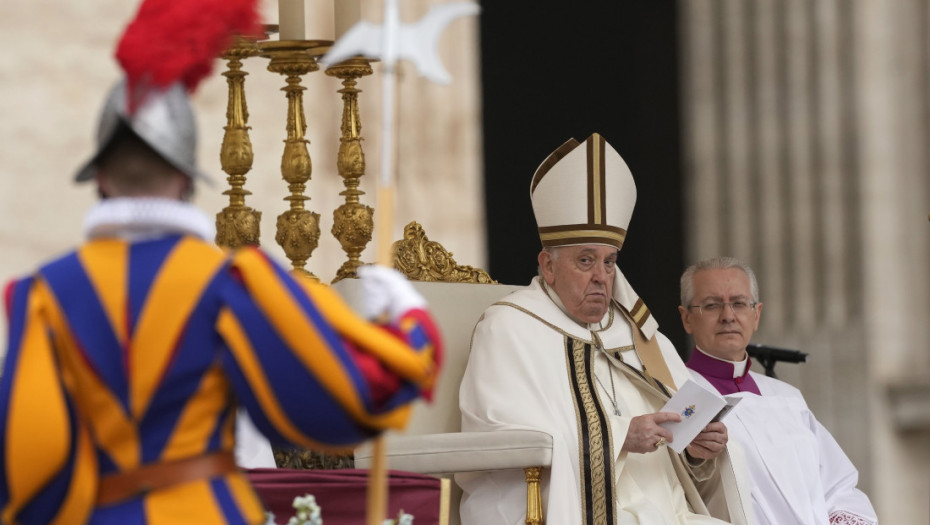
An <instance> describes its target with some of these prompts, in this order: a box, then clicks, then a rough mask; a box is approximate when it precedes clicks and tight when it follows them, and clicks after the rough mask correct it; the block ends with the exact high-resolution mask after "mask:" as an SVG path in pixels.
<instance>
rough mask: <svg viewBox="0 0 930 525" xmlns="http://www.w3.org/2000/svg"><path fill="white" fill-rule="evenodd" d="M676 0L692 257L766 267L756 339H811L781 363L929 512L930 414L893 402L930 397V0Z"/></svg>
mask: <svg viewBox="0 0 930 525" xmlns="http://www.w3.org/2000/svg"><path fill="white" fill-rule="evenodd" d="M680 5H681V14H682V16H681V24H682V26H681V29H682V40H681V41H682V68H683V69H682V73H683V78H684V83H683V88H684V89H683V115H684V120H685V139H684V141H683V142H684V144H685V147H686V152H685V159H686V169H687V175H686V180H687V181H688V184H687V188H686V189H685V191H686V202H687V206H688V210H687V212H686V217H687V225H688V226H687V227H686V236H687V238H688V243H689V244H688V248H687V253H688V257H689V259H691V260H696V259H698V258H702V257H707V256H712V255H733V256H736V257H740V258H742V259H744V260H746V261H747V262H749V263H750V264H751V265H752V266H753V267H754V268H755V269H756V270H757V271H758V274H759V280H760V288H761V295H762V301H763V302H764V305H765V307H764V315H763V317H762V324H761V328H760V331H759V333H758V334H757V336H756V338H755V341H756V342H764V343H768V344H772V345H776V346H784V347H789V348H798V349H801V350H803V351H805V352H808V353H810V356H811V357H810V359H809V361H808V362H807V363H806V364H803V365H799V366H798V365H789V364H781V365H779V366H778V367H777V368H776V372H777V373H778V375H779V377H780V378H781V379H784V380H787V381H788V382H789V383H792V384H794V385H795V386H797V387H798V388H800V389H801V390H802V391H803V392H804V394H805V396H806V398H807V401H808V403H809V404H810V406H811V408H812V409H813V411H814V413H815V414H816V415H817V417H818V418H819V419H820V421H821V422H822V423H823V424H824V425H825V426H826V427H827V428H828V429H829V430H830V431H831V432H832V433H833V435H834V436H835V437H836V439H837V441H839V443H840V444H841V445H842V446H843V448H844V450H845V451H846V452H847V453H848V455H849V456H850V458H851V459H852V461H853V462H854V463H855V464H856V466H857V467H858V468H859V471H860V486H861V488H863V489H864V490H865V491H867V492H868V493H869V494H870V496H871V498H872V501H873V503H874V504H875V506H876V508H877V510H878V512H879V517H880V520H882V521H884V522H887V523H926V522H927V521H928V518H930V516H928V512H930V509H928V507H927V499H926V498H927V494H928V493H930V480H928V479H927V476H926V473H927V472H928V471H930V450H928V447H927V446H926V444H927V442H928V438H930V418H928V417H927V416H926V415H924V416H922V419H921V416H919V415H917V416H914V415H913V412H914V411H913V410H911V411H910V413H911V415H912V417H913V418H914V419H913V421H915V423H914V424H912V425H910V426H909V427H907V428H905V426H903V425H902V424H901V423H900V421H899V420H898V419H896V418H895V416H894V415H895V414H897V413H899V412H900V411H901V410H902V408H904V409H906V408H907V407H905V406H904V403H905V402H904V401H901V399H903V398H908V399H910V401H907V402H906V403H911V404H910V405H908V406H919V404H920V403H921V402H923V403H925V404H930V394H928V389H927V384H928V383H927V380H926V378H927V377H928V376H930V352H928V344H930V343H928V341H930V338H928V336H930V323H928V322H927V319H928V317H930V223H928V222H927V213H928V212H930V180H928V175H927V174H928V173H930V159H928V156H927V153H926V152H927V145H928V143H930V45H928V34H930V3H928V2H927V0H906V1H901V2H871V1H869V0H861V1H852V2H841V1H839V0H819V1H808V0H751V1H746V2H738V1H722V0H688V1H687V2H681V3H680ZM901 385H907V388H905V389H904V390H906V392H907V393H906V394H902V395H901V396H898V395H896V394H894V392H896V391H900V390H901V389H900V386H901ZM911 396H913V397H911ZM918 412H919V411H918ZM926 412H927V411H926V410H925V411H924V413H925V414H926Z"/></svg>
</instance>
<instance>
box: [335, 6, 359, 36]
mask: <svg viewBox="0 0 930 525" xmlns="http://www.w3.org/2000/svg"><path fill="white" fill-rule="evenodd" d="M333 12H334V13H335V19H336V40H339V38H340V37H342V35H343V34H345V32H346V31H348V30H349V29H351V28H352V26H354V25H355V24H356V23H357V22H358V21H359V20H361V18H362V4H361V2H360V1H359V0H333Z"/></svg>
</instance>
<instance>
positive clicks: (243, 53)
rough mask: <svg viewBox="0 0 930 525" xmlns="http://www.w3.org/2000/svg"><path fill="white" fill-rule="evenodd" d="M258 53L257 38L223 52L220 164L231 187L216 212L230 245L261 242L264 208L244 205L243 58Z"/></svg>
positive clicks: (223, 241)
mask: <svg viewBox="0 0 930 525" xmlns="http://www.w3.org/2000/svg"><path fill="white" fill-rule="evenodd" d="M257 54H258V46H257V45H256V43H255V42H254V41H251V40H246V39H243V38H237V39H236V43H235V44H233V46H232V47H231V48H229V49H228V50H226V52H225V53H223V58H224V59H226V61H227V67H228V69H227V70H226V71H225V72H224V73H223V76H225V77H226V84H227V86H228V87H229V98H228V102H227V104H226V126H225V128H224V129H225V130H226V132H225V134H224V135H223V145H222V148H221V149H220V165H221V166H222V168H223V171H225V172H226V174H227V175H229V176H228V177H226V181H227V182H228V183H229V186H230V188H229V189H228V190H226V191H224V192H223V195H228V196H229V206H227V207H225V208H223V210H222V211H220V212H219V213H217V214H216V244H217V245H218V246H223V247H227V248H239V247H242V246H245V245H249V244H252V245H258V244H260V239H259V237H260V235H259V224H260V223H261V219H262V212H260V211H256V210H253V209H252V208H250V207H248V206H246V205H245V197H246V195H251V194H252V192H250V191H248V190H246V189H245V187H244V186H245V181H246V177H245V174H246V173H248V172H249V171H250V170H251V169H252V159H253V154H252V141H251V140H250V139H249V126H248V122H249V110H248V106H247V105H246V102H245V76H246V75H248V73H246V72H245V71H242V61H243V60H244V59H246V58H249V57H252V56H255V55H257Z"/></svg>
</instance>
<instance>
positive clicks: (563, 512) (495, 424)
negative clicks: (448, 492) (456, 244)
mask: <svg viewBox="0 0 930 525" xmlns="http://www.w3.org/2000/svg"><path fill="white" fill-rule="evenodd" d="M601 327H602V328H598V329H596V330H595V331H594V332H592V331H590V330H589V329H588V328H587V327H584V326H581V325H579V324H577V323H575V322H574V321H572V320H571V319H570V318H569V317H568V316H566V315H565V314H564V313H563V312H562V311H561V310H560V309H559V308H558V307H557V306H556V305H555V304H554V303H553V302H552V300H550V299H549V297H548V296H547V295H546V294H545V292H544V291H543V290H542V287H541V286H540V285H539V284H538V278H537V279H534V281H533V283H532V284H531V285H530V286H529V287H528V288H527V289H525V290H521V291H517V292H515V293H513V294H511V295H510V296H508V297H506V298H504V299H503V300H502V301H501V302H499V303H496V304H495V305H492V306H491V307H489V308H488V310H486V312H485V314H484V315H483V316H482V318H481V320H480V321H479V322H478V325H477V326H476V327H475V333H474V335H473V339H472V349H471V356H470V358H469V362H468V367H467V369H466V371H465V376H464V378H463V380H462V386H461V389H460V393H459V400H460V406H461V409H462V430H463V431H494V430H503V429H529V430H539V431H543V432H546V433H548V434H550V435H551V436H552V439H553V451H552V467H551V469H547V470H545V471H544V474H543V480H542V489H543V502H544V505H545V506H544V517H545V521H546V523H551V524H558V525H563V524H569V525H570V524H584V525H613V524H634V523H635V524H650V525H653V524H654V525H666V524H675V525H686V524H721V523H724V522H722V521H719V520H717V519H715V518H712V517H710V516H707V515H705V514H707V513H708V510H707V507H706V506H705V504H704V502H703V501H702V499H701V494H699V490H700V492H701V493H702V494H703V493H704V492H706V491H707V490H709V491H710V492H709V494H710V495H711V496H713V498H714V499H715V500H716V501H717V502H718V503H721V502H722V504H718V505H716V506H712V510H713V509H716V512H715V514H716V515H718V516H720V517H721V518H723V519H724V520H730V519H731V518H729V516H728V515H732V516H733V517H732V522H733V523H738V524H742V523H746V521H745V509H744V508H743V507H742V503H743V500H746V503H748V495H747V497H746V498H740V497H739V496H738V489H737V486H736V482H735V479H734V478H733V476H732V469H730V463H729V459H728V458H727V457H726V454H723V455H721V456H720V457H718V458H717V461H716V462H714V461H709V462H705V463H704V464H703V465H702V466H701V467H700V468H693V469H692V467H689V466H688V465H687V461H685V460H684V459H683V457H680V456H678V455H676V454H674V452H671V451H670V450H669V449H668V448H667V447H662V448H661V449H660V450H658V451H656V452H650V453H647V454H635V453H630V454H627V453H621V448H622V445H623V442H624V440H625V439H626V433H627V429H628V427H629V424H630V420H631V419H632V418H633V417H634V416H638V415H642V414H647V413H653V412H656V411H657V410H658V409H659V408H661V406H662V405H663V404H664V401H665V400H666V399H667V394H665V393H663V392H662V391H660V390H659V389H657V388H656V387H654V386H653V385H652V384H650V383H649V382H648V381H647V380H646V379H645V378H644V376H643V375H642V374H641V372H640V371H639V370H637V369H636V368H635V367H633V366H631V365H629V364H626V363H624V362H621V361H620V358H621V357H622V356H623V354H625V353H627V352H629V351H630V350H633V340H632V335H631V334H632V332H631V328H630V325H629V324H628V323H627V322H626V321H625V319H624V318H623V316H622V315H621V314H620V313H619V312H616V311H614V312H612V313H610V314H608V315H607V316H605V319H604V321H602V323H601ZM656 337H657V338H658V342H659V347H660V349H661V352H662V356H663V357H664V359H665V361H666V363H667V364H668V368H669V371H670V372H671V375H672V378H673V379H674V381H675V383H676V387H677V385H680V384H682V383H683V382H684V381H685V380H686V379H687V378H688V377H689V375H688V371H687V369H686V368H685V366H684V364H683V363H682V361H681V359H680V358H679V357H678V354H677V353H676V352H675V350H674V347H673V346H672V344H671V342H670V341H669V340H668V339H667V338H666V337H665V336H663V335H661V334H657V335H656ZM629 361H633V362H636V360H629ZM637 364H638V363H637ZM614 405H616V408H618V409H619V411H620V415H619V416H617V415H615V414H614ZM715 466H716V467H721V468H716V469H715ZM726 470H730V472H724V471H726ZM695 481H697V482H698V486H696V485H695ZM456 482H457V483H458V484H459V485H460V486H461V487H462V489H463V492H464V494H463V499H462V504H461V517H462V523H463V524H465V525H471V524H482V523H494V524H512V525H519V524H523V523H524V518H525V512H526V484H525V481H524V474H523V472H522V470H512V471H499V472H491V473H472V474H460V475H457V476H456ZM708 487H710V488H709V489H708ZM717 493H719V494H717ZM731 496H732V497H731ZM705 497H707V495H705Z"/></svg>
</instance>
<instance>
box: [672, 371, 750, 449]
mask: <svg viewBox="0 0 930 525" xmlns="http://www.w3.org/2000/svg"><path fill="white" fill-rule="evenodd" d="M740 399H741V398H740V397H736V396H726V397H724V396H721V395H720V394H719V393H718V392H717V391H716V390H710V389H707V388H706V387H704V386H703V385H701V384H699V383H697V382H695V381H692V380H691V379H689V380H688V381H687V382H685V384H684V385H682V386H681V388H680V389H679V390H678V392H675V395H674V396H672V398H671V399H669V400H668V402H667V403H665V406H663V407H662V409H661V410H659V411H660V412H674V413H676V414H679V415H680V416H681V421H678V422H675V421H667V422H665V423H662V424H661V426H662V427H665V428H667V429H668V430H671V431H672V436H673V437H674V440H673V441H672V442H671V443H669V444H668V446H669V447H671V448H672V450H674V451H675V452H677V453H679V454H681V452H682V451H683V450H684V449H685V447H687V446H688V445H689V444H691V441H692V440H694V438H695V437H696V436H697V435H698V434H700V433H701V430H704V427H706V426H707V424H708V423H710V422H711V421H720V420H721V419H723V417H724V416H726V415H727V413H728V412H729V411H730V410H732V409H733V407H735V406H736V404H737V403H739V400H740Z"/></svg>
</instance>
